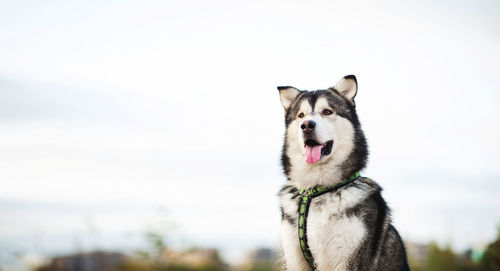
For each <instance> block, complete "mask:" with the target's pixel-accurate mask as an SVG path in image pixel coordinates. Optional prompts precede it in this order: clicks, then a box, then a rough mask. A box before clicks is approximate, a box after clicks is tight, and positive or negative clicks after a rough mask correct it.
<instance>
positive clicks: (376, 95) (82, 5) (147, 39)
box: [0, 0, 500, 261]
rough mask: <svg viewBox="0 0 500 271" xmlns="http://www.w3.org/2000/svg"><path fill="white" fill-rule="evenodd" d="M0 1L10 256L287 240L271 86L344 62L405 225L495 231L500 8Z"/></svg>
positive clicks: (374, 168)
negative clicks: (165, 238) (151, 242)
mask: <svg viewBox="0 0 500 271" xmlns="http://www.w3.org/2000/svg"><path fill="white" fill-rule="evenodd" d="M0 3H1V8H0V172H1V178H0V221H3V222H2V223H0V246H1V247H2V249H3V250H4V251H15V250H23V251H34V252H36V253H55V252H65V251H74V250H78V249H93V248H96V247H100V248H110V249H113V248H115V249H116V248H124V247H128V248H134V247H137V246H139V245H141V240H142V233H143V232H144V231H145V230H148V229H157V230H161V231H164V232H165V233H166V234H168V235H169V236H170V240H171V242H172V243H173V244H176V245H177V246H190V245H200V246H214V247H219V248H221V249H222V250H223V251H224V255H225V256H226V258H227V259H228V260H230V261H236V259H238V258H240V257H241V255H243V253H244V251H245V250H246V249H249V248H252V247H254V246H276V245H277V244H278V241H279V219H280V218H279V212H278V201H277V198H276V196H275V195H276V192H277V190H278V189H279V187H280V185H282V184H283V183H284V182H285V179H284V177H283V175H282V174H281V169H280V166H279V156H280V149H281V142H282V135H283V132H284V127H283V126H284V125H283V109H282V107H281V104H280V102H279V97H278V93H277V90H276V86H277V85H292V86H295V87H297V88H300V89H310V90H311V89H321V88H327V87H329V86H332V85H334V84H335V83H336V82H337V81H338V80H339V79H340V78H341V77H342V76H344V75H346V74H355V75H356V76H357V78H358V81H359V92H358V95H357V96H356V101H357V107H358V114H359V116H360V119H361V122H362V125H363V127H364V131H365V134H366V136H367V138H368V142H369V145H370V151H371V155H370V162H369V165H368V167H367V169H366V170H365V171H364V172H363V173H362V174H363V175H365V176H368V177H371V178H373V179H374V180H376V181H377V182H379V183H380V184H381V185H382V186H383V187H384V196H385V198H386V200H387V201H388V203H389V205H390V207H391V208H392V210H393V219H394V223H395V224H396V226H397V227H398V229H399V231H400V232H401V234H402V236H403V237H404V238H405V239H406V240H409V241H415V242H427V241H429V240H438V241H439V242H440V243H441V244H451V245H453V246H454V247H455V248H457V249H465V248H467V247H469V246H476V245H481V244H484V243H486V242H488V241H490V240H492V239H493V238H494V237H495V236H496V232H497V227H498V225H500V212H499V211H498V210H500V197H499V196H500V186H499V184H500V183H499V181H500V180H499V178H500V168H499V164H500V163H499V162H500V144H499V142H498V139H499V138H500V125H499V122H498V116H499V115H500V110H499V109H498V106H497V104H498V102H499V101H500V94H499V93H500V92H499V89H500V50H499V48H500V34H499V33H500V32H499V28H500V17H499V16H498V14H500V3H499V2H498V1H493V0H492V1H473V2H471V1H420V2H418V3H417V1H409V2H404V3H403V2H401V1H398V2H388V1H349V3H347V2H340V1H177V0H174V1H148V2H145V1H107V2H106V3H104V2H102V1H81V2H79V3H77V2H74V1H72V2H68V1H44V2H40V1H2V2H0ZM169 220H172V221H175V224H176V227H175V230H174V233H172V232H171V231H169V230H167V228H169V227H167V226H166V225H165V221H169ZM4 221H6V223H4Z"/></svg>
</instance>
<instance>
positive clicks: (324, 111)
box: [323, 109, 333, 116]
mask: <svg viewBox="0 0 500 271" xmlns="http://www.w3.org/2000/svg"><path fill="white" fill-rule="evenodd" d="M331 114H333V112H332V110H330V109H325V110H323V115H327V116H328V115H331Z"/></svg>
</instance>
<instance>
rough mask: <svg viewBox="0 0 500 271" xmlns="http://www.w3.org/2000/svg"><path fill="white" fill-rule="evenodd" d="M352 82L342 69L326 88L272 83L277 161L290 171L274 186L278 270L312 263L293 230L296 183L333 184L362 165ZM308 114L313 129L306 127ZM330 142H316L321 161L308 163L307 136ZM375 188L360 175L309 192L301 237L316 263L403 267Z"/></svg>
mask: <svg viewBox="0 0 500 271" xmlns="http://www.w3.org/2000/svg"><path fill="white" fill-rule="evenodd" d="M357 85H358V84H357V80H356V77H355V76H353V75H348V76H345V77H344V78H342V79H341V80H340V81H339V82H338V83H337V84H336V85H335V87H332V88H329V89H326V90H317V91H301V90H298V89H296V88H293V87H278V90H279V92H280V98H281V103H282V105H283V107H284V109H285V123H286V133H285V142H284V144H283V153H282V165H283V169H284V172H285V175H286V176H287V178H288V183H287V184H286V185H284V186H283V188H282V189H281V190H280V192H279V197H280V204H281V214H282V222H281V245H282V250H283V270H287V271H294V270H304V271H305V270H311V267H310V266H309V265H308V263H307V261H306V260H305V259H304V257H303V255H302V251H301V250H300V247H299V240H298V236H297V219H298V213H297V212H298V204H299V200H300V196H299V194H298V189H308V188H312V187H314V186H318V185H321V186H332V185H335V184H336V183H339V182H341V181H342V180H344V179H346V178H348V177H350V176H352V175H353V174H354V173H355V172H358V171H360V170H361V169H363V168H364V167H365V165H366V161H367V156H368V147H367V144H366V140H365V136H364V134H363V131H362V130H361V125H360V123H359V120H358V117H357V114H356V110H355V102H354V97H355V96H356V93H357ZM311 121H313V122H314V123H315V127H313V128H314V129H313V130H312V131H311V129H304V127H305V126H304V123H306V124H307V122H309V123H310V122H311ZM306 130H307V131H306ZM329 141H330V142H333V145H331V150H330V149H328V151H325V152H324V153H323V149H322V155H321V158H320V160H319V161H317V162H315V163H312V164H310V163H306V160H305V158H304V153H305V152H306V150H305V149H306V142H307V144H313V145H316V144H322V146H326V144H328V143H327V142H329ZM311 142H312V143H311ZM322 148H325V147H322ZM381 191H382V189H381V188H380V186H379V185H378V184H377V183H375V182H374V181H372V180H370V179H369V178H365V177H361V178H358V179H357V180H356V181H354V182H352V183H350V184H348V185H347V186H344V187H342V188H340V189H339V190H338V191H336V192H332V193H327V194H324V195H321V196H320V197H317V198H315V199H313V201H312V203H311V205H310V209H309V216H308V223H307V239H308V244H309V248H310V251H311V253H312V255H313V258H314V261H315V263H316V267H317V270H319V271H335V270H359V271H364V270H386V271H388V270H409V267H408V263H407V259H406V253H405V249H404V246H403V242H402V240H401V238H400V236H399V234H398V232H397V231H396V229H395V228H394V227H393V226H392V225H391V218H390V211H389V208H388V207H387V205H386V203H385V201H384V199H383V198H382V196H381Z"/></svg>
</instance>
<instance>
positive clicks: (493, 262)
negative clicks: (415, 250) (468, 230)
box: [409, 229, 500, 271]
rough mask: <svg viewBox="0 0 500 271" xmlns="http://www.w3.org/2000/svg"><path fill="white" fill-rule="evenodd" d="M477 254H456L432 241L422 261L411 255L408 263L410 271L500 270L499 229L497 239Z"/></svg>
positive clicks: (472, 252)
mask: <svg viewBox="0 0 500 271" xmlns="http://www.w3.org/2000/svg"><path fill="white" fill-rule="evenodd" d="M481 254H482V255H481ZM479 255H481V257H479V258H478V259H476V257H474V251H468V252H466V253H464V254H458V253H455V252H454V251H453V250H452V249H451V248H450V247H444V248H440V247H439V246H438V245H437V244H436V243H434V242H432V243H430V244H429V246H428V252H427V256H426V259H425V261H424V262H423V263H419V262H417V261H415V259H412V258H411V257H410V258H409V263H410V268H411V270H412V271H455V270H457V271H500V229H499V233H498V236H497V239H496V240H495V241H493V242H492V243H490V244H489V245H488V246H487V247H486V249H485V251H484V253H483V252H482V251H481V253H479Z"/></svg>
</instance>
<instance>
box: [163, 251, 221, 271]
mask: <svg viewBox="0 0 500 271" xmlns="http://www.w3.org/2000/svg"><path fill="white" fill-rule="evenodd" d="M162 257H163V259H164V260H165V261H166V262H167V263H175V264H178V265H183V266H187V267H192V268H202V267H208V266H211V267H219V268H225V267H227V265H226V264H225V263H224V262H223V261H222V260H221V258H220V256H219V251H218V250H217V249H213V248H193V249H189V250H185V251H177V250H173V249H168V248H167V249H165V250H164V251H163V255H162Z"/></svg>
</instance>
